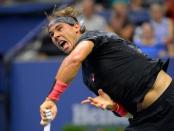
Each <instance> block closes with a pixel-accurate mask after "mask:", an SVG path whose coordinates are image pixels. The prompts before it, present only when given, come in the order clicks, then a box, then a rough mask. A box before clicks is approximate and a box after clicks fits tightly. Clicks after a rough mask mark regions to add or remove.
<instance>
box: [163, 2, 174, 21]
mask: <svg viewBox="0 0 174 131" xmlns="http://www.w3.org/2000/svg"><path fill="white" fill-rule="evenodd" d="M165 6H166V15H167V16H168V17H169V18H171V19H172V20H173V22H174V0H165Z"/></svg>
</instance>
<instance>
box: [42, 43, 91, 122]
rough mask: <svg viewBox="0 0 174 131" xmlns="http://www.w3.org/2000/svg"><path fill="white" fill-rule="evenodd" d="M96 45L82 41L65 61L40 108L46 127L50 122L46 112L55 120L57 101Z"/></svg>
mask: <svg viewBox="0 0 174 131" xmlns="http://www.w3.org/2000/svg"><path fill="white" fill-rule="evenodd" d="M93 47H94V44H93V42H92V41H82V42H80V43H79V44H78V45H77V46H76V47H75V49H74V50H73V51H72V52H71V53H70V54H69V55H68V56H67V57H66V58H65V59H64V60H63V62H62V64H61V66H60V68H59V70H58V72H57V74H56V82H55V84H54V86H53V89H52V91H51V92H50V94H49V95H48V97H47V98H46V100H45V101H44V102H43V104H42V105H41V106H40V114H41V118H42V120H41V122H42V123H41V124H43V125H46V124H47V123H48V120H47V118H46V115H45V110H46V109H49V110H51V112H52V115H53V119H54V118H55V116H56V114H57V107H56V101H57V100H59V98H60V95H61V94H62V93H63V92H64V91H65V90H66V89H67V87H68V84H69V83H70V82H71V80H72V79H73V78H74V77H75V76H76V74H77V73H78V71H79V69H80V66H81V63H82V62H83V61H84V60H85V58H86V57H87V56H88V55H89V54H90V53H91V51H92V49H93Z"/></svg>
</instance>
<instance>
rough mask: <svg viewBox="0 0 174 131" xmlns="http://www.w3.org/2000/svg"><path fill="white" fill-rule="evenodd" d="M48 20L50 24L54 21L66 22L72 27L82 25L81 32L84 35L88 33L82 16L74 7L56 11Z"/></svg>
mask: <svg viewBox="0 0 174 131" xmlns="http://www.w3.org/2000/svg"><path fill="white" fill-rule="evenodd" d="M47 18H48V20H49V23H52V22H54V21H55V22H56V21H59V22H65V23H67V24H70V25H74V24H76V23H79V24H80V32H81V33H84V32H85V31H86V28H85V25H84V22H83V18H82V15H81V14H80V12H78V11H77V10H76V9H75V8H73V7H66V8H63V9H54V10H53V12H52V14H51V15H48V16H47ZM61 18H62V19H61ZM65 18H66V19H65ZM72 18H73V19H72ZM63 19H64V20H63Z"/></svg>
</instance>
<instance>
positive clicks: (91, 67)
mask: <svg viewBox="0 0 174 131" xmlns="http://www.w3.org/2000/svg"><path fill="white" fill-rule="evenodd" d="M85 40H90V41H92V42H93V43H94V48H93V50H92V52H91V53H90V54H89V56H88V57H87V58H86V59H85V60H84V61H83V63H82V72H83V80H84V83H85V84H86V85H87V87H88V88H89V89H90V90H91V91H93V92H94V93H95V94H98V93H97V91H98V89H100V88H101V89H103V91H104V92H106V93H107V94H109V96H110V97H111V98H112V100H114V101H117V102H118V103H121V104H122V105H123V106H124V107H125V109H126V110H127V111H128V112H129V113H131V114H135V113H136V112H137V103H138V102H141V101H142V100H143V98H144V95H145V94H146V93H147V92H148V90H149V89H150V88H151V87H152V85H153V83H154V82H155V79H156V77H157V74H158V72H159V71H160V70H161V69H162V67H163V63H162V62H161V60H152V59H150V58H148V56H146V55H145V54H143V53H142V52H141V50H140V49H138V48H137V47H136V46H135V45H134V44H132V43H130V42H129V41H126V40H124V39H122V38H120V37H119V36H117V35H116V34H114V33H108V32H101V31H88V32H85V33H84V34H82V36H81V37H80V38H79V40H78V42H77V44H78V43H80V42H81V41H85Z"/></svg>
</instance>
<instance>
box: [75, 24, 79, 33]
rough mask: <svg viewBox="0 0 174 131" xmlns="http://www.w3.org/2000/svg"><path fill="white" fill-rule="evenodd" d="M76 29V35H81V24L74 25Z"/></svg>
mask: <svg viewBox="0 0 174 131" xmlns="http://www.w3.org/2000/svg"><path fill="white" fill-rule="evenodd" d="M74 29H75V31H76V33H79V32H80V24H79V23H76V24H75V25H74Z"/></svg>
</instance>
